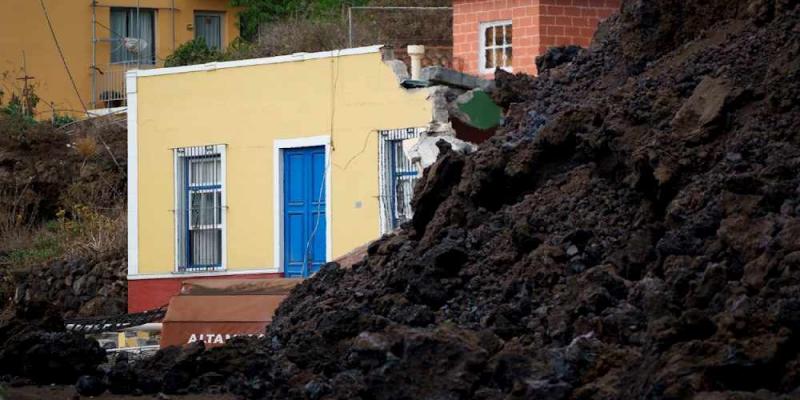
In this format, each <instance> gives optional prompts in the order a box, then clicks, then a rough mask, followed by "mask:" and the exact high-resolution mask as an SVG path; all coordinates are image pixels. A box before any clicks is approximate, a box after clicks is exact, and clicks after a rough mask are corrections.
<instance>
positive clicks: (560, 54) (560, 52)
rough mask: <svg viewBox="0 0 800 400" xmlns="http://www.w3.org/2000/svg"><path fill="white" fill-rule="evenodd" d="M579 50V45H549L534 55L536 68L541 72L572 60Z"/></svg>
mask: <svg viewBox="0 0 800 400" xmlns="http://www.w3.org/2000/svg"><path fill="white" fill-rule="evenodd" d="M581 50H583V49H582V48H581V47H580V46H558V47H551V48H549V49H547V51H546V52H545V53H544V54H542V55H540V56H538V57H536V70H537V71H539V73H540V74H541V73H543V72H544V71H546V70H548V69H553V68H555V67H558V66H560V65H563V64H566V63H568V62H572V60H574V59H575V57H577V56H578V54H579V53H580V52H581Z"/></svg>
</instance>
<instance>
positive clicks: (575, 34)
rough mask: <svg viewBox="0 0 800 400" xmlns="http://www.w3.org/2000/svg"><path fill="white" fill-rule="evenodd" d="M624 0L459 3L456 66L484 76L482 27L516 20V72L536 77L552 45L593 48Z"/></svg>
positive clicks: (473, 0) (455, 31) (482, 0)
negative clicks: (599, 27)
mask: <svg viewBox="0 0 800 400" xmlns="http://www.w3.org/2000/svg"><path fill="white" fill-rule="evenodd" d="M619 2H620V0H454V1H453V61H452V62H453V67H454V68H455V69H457V70H459V71H463V72H467V73H471V74H479V70H480V69H479V68H478V60H479V55H478V54H479V47H480V35H481V32H479V30H480V24H481V23H482V22H491V21H501V20H511V24H512V29H513V42H512V49H513V64H512V67H513V70H514V72H526V73H530V74H535V73H536V64H535V60H536V57H537V56H538V55H540V54H542V53H543V52H544V51H545V50H547V48H548V47H552V46H557V45H564V44H578V45H581V46H584V47H585V46H588V45H589V42H590V41H591V37H592V34H593V33H594V30H595V29H596V27H597V24H598V23H599V22H600V21H601V20H602V19H604V18H606V17H608V16H609V15H611V14H612V13H613V12H615V11H616V10H617V9H618V8H619Z"/></svg>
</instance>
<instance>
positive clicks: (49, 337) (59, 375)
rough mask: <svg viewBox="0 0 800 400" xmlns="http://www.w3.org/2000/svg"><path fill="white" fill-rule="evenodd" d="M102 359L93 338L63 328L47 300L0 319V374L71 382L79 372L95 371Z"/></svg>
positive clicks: (34, 380) (41, 382)
mask: <svg viewBox="0 0 800 400" xmlns="http://www.w3.org/2000/svg"><path fill="white" fill-rule="evenodd" d="M105 360H106V352H105V350H103V349H102V348H100V345H99V344H98V343H97V341H96V340H93V339H87V338H84V337H83V336H81V335H78V334H75V333H71V332H65V331H64V322H63V321H62V320H61V318H60V316H59V315H58V311H57V310H56V309H54V308H53V307H52V306H50V305H48V304H45V303H31V304H26V305H25V306H23V307H19V308H18V309H17V312H16V315H15V318H12V319H9V320H6V321H2V322H0V376H4V375H6V376H16V377H24V378H27V379H30V380H32V382H34V383H37V384H50V383H57V384H73V383H75V380H76V379H77V378H78V377H79V376H81V375H86V374H90V375H91V374H96V373H97V367H98V366H99V365H100V364H101V363H102V362H104V361H105Z"/></svg>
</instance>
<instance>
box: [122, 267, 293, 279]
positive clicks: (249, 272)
mask: <svg viewBox="0 0 800 400" xmlns="http://www.w3.org/2000/svg"><path fill="white" fill-rule="evenodd" d="M277 273H280V270H278V268H274V267H272V268H270V267H266V268H260V269H248V270H235V271H212V272H191V273H178V272H175V273H169V274H140V275H128V280H129V281H140V280H146V279H175V278H179V279H183V278H202V277H204V276H239V275H254V274H277Z"/></svg>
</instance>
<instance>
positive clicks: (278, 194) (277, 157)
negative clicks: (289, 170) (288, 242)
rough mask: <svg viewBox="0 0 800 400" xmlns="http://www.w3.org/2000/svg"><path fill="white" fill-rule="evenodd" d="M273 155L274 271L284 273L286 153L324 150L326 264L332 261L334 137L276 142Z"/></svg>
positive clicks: (277, 140)
mask: <svg viewBox="0 0 800 400" xmlns="http://www.w3.org/2000/svg"><path fill="white" fill-rule="evenodd" d="M273 143H274V144H273V153H272V177H273V181H272V182H273V186H272V188H273V190H272V216H273V234H272V236H273V247H272V251H273V254H274V257H273V258H274V260H275V268H277V269H278V270H279V271H280V272H283V152H282V151H281V150H283V149H291V148H297V147H314V146H325V261H326V262H329V261H331V259H333V256H332V254H333V238H332V235H331V225H332V224H331V221H332V218H331V165H332V161H331V157H332V155H331V137H330V136H328V135H322V136H312V137H304V138H296V139H276V140H275V141H274V142H273Z"/></svg>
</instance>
